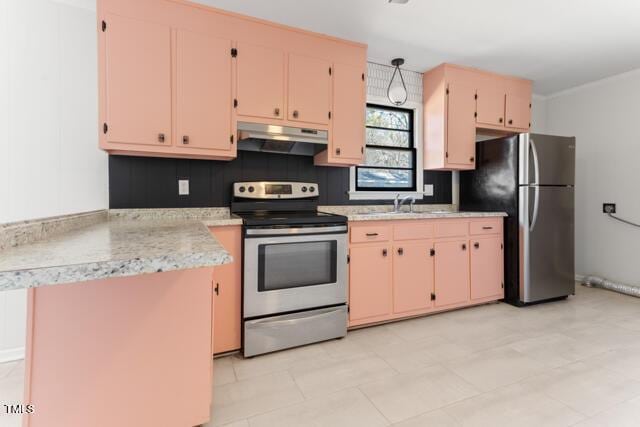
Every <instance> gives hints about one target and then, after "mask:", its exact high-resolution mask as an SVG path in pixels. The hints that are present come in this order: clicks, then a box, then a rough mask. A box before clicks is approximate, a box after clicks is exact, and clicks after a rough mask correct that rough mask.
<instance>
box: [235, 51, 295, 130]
mask: <svg viewBox="0 0 640 427" xmlns="http://www.w3.org/2000/svg"><path fill="white" fill-rule="evenodd" d="M236 59H237V82H236V85H237V96H236V99H237V102H238V106H237V108H236V112H237V114H238V115H239V116H252V117H261V118H267V119H273V120H281V119H282V118H283V117H284V114H285V105H284V88H285V80H284V71H285V68H284V64H285V61H284V60H285V54H284V52H283V51H281V50H277V49H272V48H268V47H264V46H259V45H256V44H251V43H244V42H242V43H238V56H237V58H236Z"/></svg>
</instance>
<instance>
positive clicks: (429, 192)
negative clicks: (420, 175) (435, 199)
mask: <svg viewBox="0 0 640 427" xmlns="http://www.w3.org/2000/svg"><path fill="white" fill-rule="evenodd" d="M423 193H424V195H425V196H433V184H425V185H424V192H423Z"/></svg>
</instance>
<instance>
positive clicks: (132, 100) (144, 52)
mask: <svg viewBox="0 0 640 427" xmlns="http://www.w3.org/2000/svg"><path fill="white" fill-rule="evenodd" d="M106 22H107V23H108V24H106V25H108V28H107V31H105V37H106V40H105V44H104V73H105V82H106V85H105V88H104V92H103V93H104V96H105V109H106V111H105V116H104V123H101V124H100V125H101V127H102V129H101V132H102V133H104V134H105V137H106V140H107V141H109V142H112V143H129V144H153V145H171V29H170V27H168V26H165V25H160V24H156V23H152V22H146V21H143V20H139V19H131V18H125V17H123V16H118V15H107V17H106Z"/></svg>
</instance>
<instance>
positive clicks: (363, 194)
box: [349, 95, 424, 200]
mask: <svg viewBox="0 0 640 427" xmlns="http://www.w3.org/2000/svg"><path fill="white" fill-rule="evenodd" d="M369 105H373V106H375V107H380V108H385V109H387V108H388V109H394V108H396V109H398V107H397V106H396V105H394V104H392V103H391V102H390V101H389V100H388V99H387V98H386V97H378V96H372V95H369V96H367V106H369ZM365 108H366V107H365ZM422 108H423V107H422V103H419V102H412V101H407V102H406V103H405V104H404V105H403V106H402V107H400V108H399V109H400V110H413V118H412V120H413V150H414V153H415V154H414V155H415V158H414V165H415V171H414V174H415V175H414V184H415V189H412V190H410V189H397V188H389V187H382V188H372V187H360V188H359V189H356V187H357V182H356V181H357V168H358V167H364V165H359V166H352V167H351V168H349V169H350V172H349V199H350V200H393V199H395V197H396V195H400V197H405V196H413V197H415V198H416V199H423V198H424V192H423V183H424V171H423V167H422V165H423V152H424V150H423V144H422V111H423V109H422ZM363 114H366V110H365V111H363ZM365 132H366V124H365ZM365 144H366V141H365ZM365 147H367V146H366V145H365ZM368 147H373V146H368ZM383 148H392V149H402V148H403V147H383ZM381 169H384V168H381Z"/></svg>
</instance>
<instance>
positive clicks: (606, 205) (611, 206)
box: [602, 203, 616, 214]
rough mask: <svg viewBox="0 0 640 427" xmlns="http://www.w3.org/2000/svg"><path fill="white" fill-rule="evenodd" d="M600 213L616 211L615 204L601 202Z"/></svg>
mask: <svg viewBox="0 0 640 427" xmlns="http://www.w3.org/2000/svg"><path fill="white" fill-rule="evenodd" d="M602 213H612V214H614V213H616V204H615V203H603V204H602Z"/></svg>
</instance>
